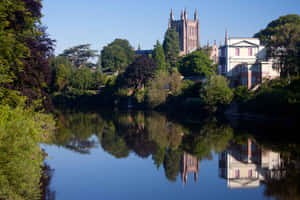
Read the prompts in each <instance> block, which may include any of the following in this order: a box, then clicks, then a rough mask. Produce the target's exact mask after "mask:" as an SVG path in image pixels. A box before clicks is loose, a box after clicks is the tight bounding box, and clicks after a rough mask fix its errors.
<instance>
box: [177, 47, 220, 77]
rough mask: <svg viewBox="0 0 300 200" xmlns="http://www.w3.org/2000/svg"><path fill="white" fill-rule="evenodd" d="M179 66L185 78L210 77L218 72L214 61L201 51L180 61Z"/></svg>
mask: <svg viewBox="0 0 300 200" xmlns="http://www.w3.org/2000/svg"><path fill="white" fill-rule="evenodd" d="M177 65H178V69H179V71H180V73H181V74H182V75H184V76H205V77H208V76H210V75H212V74H213V73H215V72H216V68H215V67H214V66H213V65H212V60H210V59H209V57H208V56H207V54H206V53H205V52H204V51H199V50H198V51H195V52H193V53H191V54H188V55H186V56H185V57H183V58H182V59H180V60H179V62H178V64H177Z"/></svg>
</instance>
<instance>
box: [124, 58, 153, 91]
mask: <svg viewBox="0 0 300 200" xmlns="http://www.w3.org/2000/svg"><path fill="white" fill-rule="evenodd" d="M156 68H157V65H156V63H155V62H154V60H153V59H152V58H150V57H149V56H147V55H142V56H139V57H137V58H136V59H135V61H134V62H133V63H132V64H131V65H129V67H128V68H127V69H126V72H125V75H124V77H125V79H126V82H127V84H128V86H130V87H134V88H137V89H142V88H143V87H144V86H145V84H146V83H147V82H148V81H149V80H150V79H151V78H153V75H154V72H155V70H156Z"/></svg>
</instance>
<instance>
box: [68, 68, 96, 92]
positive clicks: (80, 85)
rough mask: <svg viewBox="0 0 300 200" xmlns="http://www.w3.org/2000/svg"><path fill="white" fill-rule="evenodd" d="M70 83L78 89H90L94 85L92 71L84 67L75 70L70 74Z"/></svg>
mask: <svg viewBox="0 0 300 200" xmlns="http://www.w3.org/2000/svg"><path fill="white" fill-rule="evenodd" d="M71 84H72V87H74V88H77V89H80V90H87V89H91V88H92V86H93V85H94V79H93V72H91V70H90V69H88V68H86V67H83V68H80V69H78V70H76V71H75V73H74V74H73V75H72V78H71Z"/></svg>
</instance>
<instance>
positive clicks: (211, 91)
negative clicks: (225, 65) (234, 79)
mask: <svg viewBox="0 0 300 200" xmlns="http://www.w3.org/2000/svg"><path fill="white" fill-rule="evenodd" d="M228 85H229V83H228V81H227V79H226V78H225V77H224V76H222V75H212V76H210V77H209V78H208V79H207V81H206V82H205V84H204V86H203V88H202V89H201V90H200V97H201V98H202V99H203V101H204V103H205V104H207V105H208V106H209V107H210V108H212V110H216V109H217V106H220V105H226V104H229V103H230V102H231V101H232V99H233V92H232V90H231V89H230V88H229V87H228Z"/></svg>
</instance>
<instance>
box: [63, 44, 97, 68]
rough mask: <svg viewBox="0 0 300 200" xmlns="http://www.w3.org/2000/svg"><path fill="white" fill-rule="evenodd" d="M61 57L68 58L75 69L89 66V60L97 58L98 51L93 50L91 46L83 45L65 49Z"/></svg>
mask: <svg viewBox="0 0 300 200" xmlns="http://www.w3.org/2000/svg"><path fill="white" fill-rule="evenodd" d="M60 56H64V57H67V58H68V59H69V60H70V61H71V63H72V64H73V65H74V66H75V67H77V68H78V67H82V66H87V67H88V66H89V65H90V63H88V60H89V59H92V58H94V57H96V56H97V50H92V49H91V45H90V44H81V45H78V46H74V47H72V48H69V49H65V50H64V51H63V53H62V54H60Z"/></svg>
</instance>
